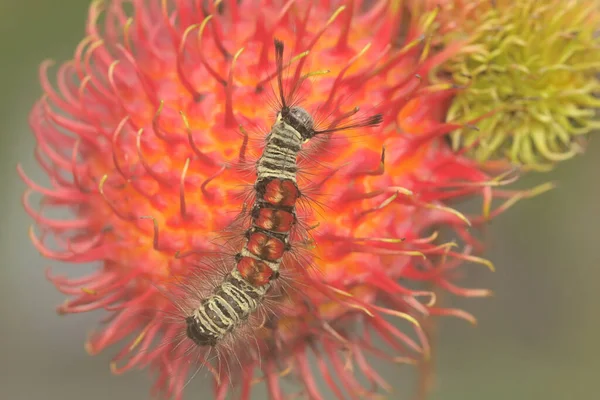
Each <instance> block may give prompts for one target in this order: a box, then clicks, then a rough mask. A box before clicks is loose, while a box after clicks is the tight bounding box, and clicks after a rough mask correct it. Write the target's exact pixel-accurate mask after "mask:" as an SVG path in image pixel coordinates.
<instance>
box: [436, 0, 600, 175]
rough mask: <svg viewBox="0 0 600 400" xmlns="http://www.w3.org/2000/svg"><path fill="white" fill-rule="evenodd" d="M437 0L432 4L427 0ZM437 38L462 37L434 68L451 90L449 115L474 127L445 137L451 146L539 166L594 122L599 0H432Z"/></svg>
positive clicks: (480, 156) (563, 153) (564, 154)
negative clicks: (447, 78)
mask: <svg viewBox="0 0 600 400" xmlns="http://www.w3.org/2000/svg"><path fill="white" fill-rule="evenodd" d="M437 3H439V2H437ZM441 5H442V11H441V12H440V24H441V25H442V27H443V29H444V31H445V32H444V35H443V36H440V37H441V38H443V42H444V43H452V42H453V41H454V40H456V39H457V38H461V39H465V38H468V40H469V45H468V46H465V47H463V49H462V50H461V51H459V52H458V53H457V54H456V55H455V56H453V57H452V58H451V59H450V60H449V61H448V62H447V63H446V64H445V65H444V67H443V68H442V70H443V71H444V72H447V73H449V74H451V75H452V78H453V80H454V82H455V83H457V84H459V85H462V86H464V87H465V89H464V90H463V91H461V92H459V93H458V94H457V95H456V97H455V98H454V100H453V101H452V105H451V107H450V109H449V111H448V114H447V118H448V120H449V121H463V122H466V121H471V120H473V119H476V118H479V117H482V116H484V115H486V114H489V113H491V115H490V116H488V117H487V118H483V119H482V120H481V121H480V122H479V123H478V128H479V130H478V131H474V130H469V129H461V130H457V131H456V132H454V133H452V145H453V147H454V148H455V149H458V148H463V147H471V148H472V150H471V151H470V154H472V155H473V156H474V157H475V158H476V159H477V160H479V161H486V160H488V159H499V158H505V159H508V160H510V161H511V162H513V163H516V164H521V165H524V166H526V167H528V168H533V169H538V170H539V169H548V168H549V167H551V166H552V165H553V164H555V163H556V162H559V161H561V160H565V159H568V158H570V157H572V156H573V155H574V154H577V153H579V152H581V151H582V144H583V143H582V139H583V138H584V136H585V135H587V134H589V133H591V132H592V131H593V130H595V129H598V127H600V123H599V122H598V116H597V115H598V114H597V109H598V107H600V100H598V98H597V95H598V93H599V92H600V81H599V80H598V71H599V70H600V36H598V35H597V34H596V31H597V29H598V26H599V24H600V4H599V3H598V2H597V1H585V0H569V1H562V0H542V1H539V0H526V1H518V2H515V1H510V0H497V1H488V0H481V1H475V2H470V3H469V4H463V2H458V1H453V0H450V1H444V2H442V3H441Z"/></svg>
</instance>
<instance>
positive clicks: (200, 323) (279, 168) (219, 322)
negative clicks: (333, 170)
mask: <svg viewBox="0 0 600 400" xmlns="http://www.w3.org/2000/svg"><path fill="white" fill-rule="evenodd" d="M274 44H275V55H276V63H277V81H278V86H279V96H280V105H281V108H280V109H279V111H278V113H277V118H276V121H275V123H274V124H273V126H272V128H271V131H270V132H269V134H268V135H267V137H266V144H265V147H264V150H263V153H262V155H261V156H260V158H259V159H258V162H257V164H256V175H257V178H256V181H255V183H254V192H255V199H254V204H253V206H252V208H251V211H250V218H251V226H250V227H249V228H248V229H247V230H246V232H245V242H244V245H243V248H242V249H241V251H240V252H239V253H238V254H237V255H236V256H235V261H236V265H235V267H234V268H233V269H232V270H231V271H230V272H228V273H227V274H226V276H225V278H224V279H223V280H222V281H221V283H220V284H218V285H216V286H215V287H214V289H213V290H212V293H211V294H209V295H208V296H207V297H206V298H204V299H203V300H202V301H201V302H200V304H199V305H198V306H197V307H196V308H195V309H194V310H193V311H192V312H191V313H190V315H188V316H187V317H186V318H185V322H186V335H187V337H188V338H189V339H190V340H192V341H193V342H194V343H195V344H196V345H198V346H213V347H214V346H216V345H218V344H219V343H220V342H221V341H222V340H223V339H224V338H225V337H226V336H227V335H228V334H229V333H231V332H233V331H234V330H235V329H236V328H237V327H239V326H241V325H243V324H244V323H245V322H246V321H247V320H248V318H249V317H250V316H251V315H252V314H253V313H254V312H256V311H257V310H258V309H259V308H260V306H261V305H262V303H263V301H264V299H265V297H266V296H267V294H268V293H269V290H270V289H271V287H272V285H273V283H274V281H275V280H276V279H277V278H279V275H280V272H279V270H280V267H281V264H282V260H283V256H284V254H285V252H286V251H289V250H290V249H291V245H290V232H291V230H292V228H293V226H294V224H295V223H296V213H295V205H296V202H297V200H298V199H299V197H300V190H299V189H298V185H297V182H296V174H297V171H298V165H297V159H298V155H299V152H300V151H301V150H302V146H303V144H304V143H306V142H308V141H309V140H310V139H311V138H313V137H314V136H315V135H317V134H319V133H326V132H327V133H329V132H334V131H338V130H343V129H351V128H355V127H360V126H374V125H378V124H379V123H380V122H381V120H382V116H381V115H380V114H377V115H374V116H371V117H368V118H367V119H365V120H363V121H361V122H359V123H356V124H353V125H346V126H341V127H335V128H331V129H326V130H315V129H314V125H315V123H314V120H313V117H312V116H311V114H310V113H308V112H307V111H306V110H305V109H303V108H302V107H300V106H297V105H289V104H287V102H286V98H285V96H284V91H283V86H282V80H283V78H282V69H283V49H284V45H283V43H282V42H281V41H279V40H277V39H275V42H274Z"/></svg>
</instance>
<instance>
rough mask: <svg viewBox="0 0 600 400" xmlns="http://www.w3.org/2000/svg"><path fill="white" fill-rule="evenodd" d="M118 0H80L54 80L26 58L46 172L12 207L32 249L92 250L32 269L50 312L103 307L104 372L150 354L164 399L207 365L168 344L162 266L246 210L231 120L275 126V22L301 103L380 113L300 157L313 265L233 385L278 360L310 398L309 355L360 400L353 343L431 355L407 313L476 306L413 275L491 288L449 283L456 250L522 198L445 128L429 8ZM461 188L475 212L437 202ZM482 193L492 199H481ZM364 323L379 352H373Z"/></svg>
mask: <svg viewBox="0 0 600 400" xmlns="http://www.w3.org/2000/svg"><path fill="white" fill-rule="evenodd" d="M130 3H131V4H129V5H127V6H126V5H125V2H123V1H120V0H113V1H110V2H108V3H107V4H106V6H105V7H106V9H105V10H103V5H102V4H103V3H101V2H94V3H93V4H92V6H91V8H90V14H89V21H88V24H87V36H86V38H85V39H84V40H83V41H82V42H81V43H80V45H79V46H78V47H77V49H76V51H75V56H74V58H73V60H71V61H69V62H67V63H65V64H63V65H62V66H60V67H59V68H58V72H57V79H56V85H55V86H56V88H55V86H54V85H52V84H51V82H50V80H49V78H48V77H47V73H48V69H49V67H50V63H49V62H45V63H43V64H42V67H41V83H42V86H43V89H44V92H45V94H44V96H43V97H42V99H41V100H40V101H39V102H38V103H37V104H36V105H35V107H34V109H33V111H32V113H31V120H30V121H31V127H32V130H33V132H34V134H35V136H36V139H37V142H38V146H37V148H36V156H37V157H38V160H39V163H40V165H41V166H42V168H43V169H44V170H45V171H46V173H47V174H48V176H49V177H50V180H51V184H52V186H51V187H50V188H45V187H42V186H40V185H38V184H36V183H35V182H33V181H31V180H30V179H29V178H27V176H26V175H25V174H24V172H23V171H22V170H19V172H20V173H21V175H22V176H23V178H24V179H25V181H26V183H27V184H28V185H29V186H30V190H28V191H27V192H26V193H25V196H24V206H25V208H26V210H27V211H28V212H29V213H30V214H31V215H32V217H33V218H35V220H36V223H37V226H38V229H39V230H40V231H41V232H40V234H36V233H35V230H34V229H33V228H32V230H31V239H32V241H33V244H34V245H35V246H36V248H37V249H38V250H39V251H40V252H41V253H42V254H43V255H44V256H46V257H48V258H51V259H55V260H62V261H64V262H68V263H71V264H75V265H77V264H80V263H88V262H96V263H97V264H98V268H97V270H96V271H95V272H94V273H93V274H91V275H89V276H85V277H81V278H76V279H73V278H67V277H63V276H57V275H54V274H52V273H50V272H49V273H48V277H49V279H50V280H51V281H52V282H53V283H54V284H55V285H56V286H57V287H58V289H59V290H60V291H61V292H63V293H65V294H66V295H68V296H69V297H70V298H69V299H68V300H67V301H66V302H65V303H64V304H63V305H61V306H60V307H59V312H61V313H77V312H86V311H90V310H96V309H104V310H106V311H107V312H108V313H109V318H108V319H107V320H106V321H105V325H103V326H102V327H101V328H99V329H98V330H97V331H96V332H94V333H93V334H92V335H91V336H90V338H89V339H88V341H87V343H86V348H87V349H88V351H89V352H90V353H92V354H96V353H98V352H100V351H101V350H103V349H105V348H106V347H108V346H110V345H112V344H114V343H116V342H119V341H121V340H123V339H125V338H129V339H130V342H129V343H127V344H126V345H125V346H124V347H123V349H122V351H121V352H120V353H119V354H118V355H117V356H116V357H115V359H114V362H113V363H112V368H113V371H114V372H122V371H126V370H129V369H132V368H135V367H144V366H147V365H150V366H152V367H153V368H154V370H155V371H157V374H158V378H157V381H156V385H155V390H156V391H158V392H160V393H162V394H163V395H165V397H176V398H180V396H181V394H182V388H183V387H184V384H185V382H186V380H187V377H188V375H189V373H190V371H195V370H196V369H197V368H198V367H199V366H201V365H203V364H204V361H206V360H204V359H202V358H201V357H198V356H196V355H191V354H190V353H189V352H188V350H189V347H186V346H177V345H176V344H175V342H173V338H175V337H177V336H178V335H180V334H181V333H182V331H181V329H182V328H181V324H171V323H169V321H167V320H166V319H165V317H164V315H165V314H171V313H173V312H174V310H175V309H176V306H175V305H174V304H173V301H172V300H171V299H170V298H169V296H165V295H164V294H163V292H164V290H165V287H169V284H170V283H172V282H173V281H178V282H183V283H184V284H185V282H186V281H188V280H190V279H192V278H193V279H198V278H199V279H200V280H201V281H202V280H203V276H202V272H194V274H193V275H194V276H193V277H192V276H191V273H190V263H189V262H188V260H189V259H188V258H187V256H186V255H184V254H192V255H193V258H194V259H195V260H197V261H199V262H202V261H203V260H202V257H203V256H202V254H203V253H202V252H209V251H213V250H217V251H218V250H219V247H218V245H217V244H215V241H214V239H215V237H217V236H218V233H219V232H223V231H224V230H225V229H226V228H227V227H228V226H231V223H232V221H233V219H234V217H235V215H236V213H239V212H240V211H242V210H243V209H244V204H243V203H244V201H243V197H240V196H239V193H240V186H243V185H244V184H251V183H252V176H253V175H252V174H253V173H254V172H253V171H251V172H250V173H249V172H248V171H241V170H240V169H238V168H234V167H232V166H233V165H235V164H236V162H237V161H238V159H239V158H240V154H244V150H245V149H246V147H247V146H251V144H249V143H250V142H249V140H248V136H249V135H248V133H247V132H248V131H251V130H252V128H253V127H262V128H263V130H268V128H269V127H270V126H271V125H272V123H273V112H272V111H273V110H272V107H271V106H270V105H269V104H268V102H267V101H265V95H264V93H265V91H266V90H268V89H269V88H270V87H271V86H275V83H273V77H274V76H275V74H274V69H273V68H274V60H273V52H272V43H273V39H274V38H275V37H277V38H279V39H281V40H282V41H283V42H284V43H285V44H286V48H287V49H290V51H291V53H292V54H290V58H289V59H288V61H289V66H288V67H287V68H286V71H287V72H286V74H287V75H286V76H287V79H286V82H288V83H289V82H291V83H292V84H293V82H294V79H296V80H297V79H298V77H297V75H298V74H311V73H314V75H315V77H314V78H315V79H313V80H310V81H306V82H304V83H303V85H302V103H301V104H302V105H303V107H305V108H306V109H307V110H324V114H325V116H326V118H324V119H328V120H329V121H336V119H339V118H341V117H343V116H344V115H348V114H349V113H350V114H352V113H353V112H354V111H353V110H354V107H355V106H361V107H363V106H367V108H369V107H370V108H372V109H374V110H376V111H378V112H381V113H383V124H382V126H381V127H379V128H378V129H376V130H374V131H371V130H365V131H364V132H363V131H359V132H355V133H353V134H348V135H345V134H343V133H340V134H339V135H338V134H336V135H338V136H336V135H334V136H333V137H331V138H330V140H323V141H321V142H320V143H319V144H318V146H317V147H315V149H314V151H313V152H312V153H311V154H310V156H309V157H308V158H310V160H309V161H311V162H308V163H307V166H306V170H305V171H304V173H305V176H308V178H305V182H306V181H311V184H312V188H313V189H314V190H313V192H314V195H315V198H316V199H317V200H319V201H320V203H321V204H322V208H321V209H320V210H319V209H318V207H317V206H315V204H314V203H313V204H312V206H310V203H309V206H308V207H305V208H303V209H299V210H298V218H299V219H300V220H301V221H303V222H304V223H305V224H306V225H307V226H309V227H310V229H309V230H310V234H311V235H310V236H311V241H312V242H313V243H314V246H313V247H312V248H311V249H310V252H309V254H308V255H306V257H307V258H306V260H304V259H303V258H298V259H296V261H295V263H296V264H300V265H298V268H297V270H300V271H302V269H303V267H305V266H306V265H309V264H310V265H316V266H317V269H318V273H317V274H309V273H306V274H301V275H300V276H298V277H295V278H294V279H290V282H289V284H290V286H292V287H293V286H294V285H296V284H298V286H297V288H301V290H296V291H293V290H292V291H290V292H289V295H288V296H286V297H285V299H282V300H281V301H282V303H284V304H283V305H284V306H285V307H286V312H285V313H284V314H283V315H279V316H278V317H279V318H278V320H276V321H269V323H265V324H263V325H262V326H261V327H258V328H257V329H256V332H253V334H252V338H251V339H248V342H247V343H243V345H244V346H245V347H246V348H252V349H256V350H250V351H249V353H250V355H249V359H247V360H245V362H244V363H243V364H241V365H240V367H241V376H242V379H241V380H239V381H235V382H234V383H235V384H236V385H240V386H241V387H240V393H241V395H240V396H241V398H244V399H246V398H249V396H250V388H251V386H252V385H253V384H254V383H255V382H256V380H253V379H251V378H252V377H253V376H255V372H256V370H260V374H261V375H262V377H261V378H260V379H259V380H264V381H265V382H266V385H267V388H268V391H269V394H270V396H271V397H272V398H273V399H279V398H282V396H283V395H284V393H285V390H284V388H283V387H282V386H280V384H279V377H280V376H282V375H286V374H287V372H290V371H291V372H292V373H293V376H295V377H297V378H298V379H299V381H300V382H301V383H302V386H303V388H304V389H303V390H304V392H305V394H308V395H309V396H312V397H313V398H318V397H319V396H320V394H319V392H318V389H317V387H316V384H315V379H314V373H313V372H312V370H311V367H310V366H309V364H308V361H307V360H308V356H309V354H310V353H314V354H315V355H316V356H317V360H318V361H317V364H316V367H315V368H317V369H318V370H319V374H321V375H322V376H323V377H324V378H325V380H326V381H327V383H328V384H329V386H330V389H331V390H332V391H333V392H334V393H336V394H337V395H339V396H340V397H341V396H342V395H340V393H341V391H344V390H348V391H349V392H350V396H351V397H352V396H353V395H356V396H359V397H361V398H364V396H366V395H367V394H368V393H369V392H370V390H371V389H370V388H366V387H363V386H362V385H361V384H360V383H359V381H358V380H357V379H356V378H355V375H354V373H356V374H362V375H363V376H364V377H366V378H367V379H368V380H369V381H370V382H371V383H372V384H373V386H374V387H383V388H384V389H387V388H389V385H388V384H387V383H385V381H383V380H382V379H381V377H380V376H379V375H378V374H377V372H376V371H374V370H373V368H372V367H371V366H370V365H369V363H368V362H367V361H366V359H365V356H364V353H366V352H370V353H372V354H373V355H375V356H378V357H382V358H385V359H388V360H390V361H392V362H403V361H407V360H409V361H410V360H415V359H417V358H419V357H421V356H423V355H424V354H425V355H426V354H427V353H428V344H427V341H426V339H425V337H424V334H423V332H422V330H421V328H420V325H419V320H420V319H422V318H423V317H425V316H428V315H455V316H459V317H462V318H465V319H467V320H472V319H473V317H471V316H470V315H469V314H467V313H465V312H463V311H460V310H454V309H443V308H439V307H438V306H436V304H435V301H434V300H435V298H434V296H433V295H432V293H430V292H426V291H422V290H415V289H414V287H415V285H417V286H418V284H419V283H420V282H429V283H432V284H434V285H436V286H439V287H441V288H443V289H445V290H447V291H449V292H451V293H454V294H458V295H463V296H485V295H487V294H488V292H487V291H485V290H471V289H464V288H461V287H458V286H456V284H455V283H452V282H451V280H453V278H454V273H455V271H456V269H457V267H458V266H459V265H461V264H462V263H463V262H464V261H467V262H472V263H476V264H483V265H486V266H488V267H491V265H490V264H489V263H488V262H487V261H485V260H482V259H480V258H478V257H476V256H473V255H471V254H470V253H471V251H472V250H473V248H474V247H477V246H478V242H477V241H476V240H475V239H474V238H473V237H471V235H470V233H469V230H468V228H469V225H471V224H476V223H478V222H484V221H486V220H488V219H489V218H490V217H493V216H495V215H497V214H498V213H500V212H502V211H503V210H505V209H506V208H507V207H509V206H510V205H511V204H514V202H515V201H516V200H518V199H520V198H523V197H526V196H524V194H523V193H516V192H510V191H502V192H499V191H497V190H496V189H495V188H496V186H498V185H500V184H502V183H503V181H510V180H512V178H511V177H509V176H508V175H507V174H501V175H500V176H499V177H497V178H493V179H492V178H491V177H490V172H488V171H484V170H482V169H481V167H479V166H477V164H476V163H474V162H473V161H472V160H470V159H469V158H465V157H464V156H463V155H462V153H461V152H458V153H457V152H454V151H452V149H450V148H449V147H448V146H447V144H446V142H445V141H444V139H443V136H444V135H446V134H447V133H449V132H451V131H452V130H454V129H457V128H460V127H462V126H463V125H461V124H448V123H445V122H443V120H444V118H445V114H446V107H447V105H448V102H449V99H450V98H451V97H452V96H453V95H454V94H455V93H456V88H455V87H453V86H449V85H444V84H432V83H431V82H429V81H428V80H427V76H428V75H429V72H430V70H432V69H433V68H434V67H436V66H438V65H440V64H441V63H443V62H444V61H446V60H447V59H448V57H449V56H451V55H453V54H454V53H455V52H456V51H457V50H459V49H460V46H461V44H460V42H459V43H457V44H456V45H454V46H448V47H446V48H445V49H444V50H443V51H441V52H436V53H433V52H431V51H430V36H429V32H430V31H429V28H430V26H431V25H432V22H433V21H434V18H435V16H436V13H435V12H434V13H431V14H427V15H415V14H414V13H413V14H412V16H410V17H409V18H405V15H403V14H402V12H401V10H400V9H399V8H398V7H397V6H396V4H395V2H391V4H388V2H386V1H378V2H374V3H373V4H371V5H370V6H369V7H366V6H365V7H359V5H358V4H357V3H356V2H353V1H347V2H343V1H341V2H315V3H310V4H305V3H302V4H301V2H294V1H288V2H286V3H283V4H279V3H278V2H271V1H265V2H256V1H242V2H237V1H230V2H221V3H219V4H218V6H217V5H215V4H216V3H213V2H202V1H193V2H192V1H189V2H180V1H177V2H173V3H171V2H169V1H167V0H163V1H145V2H144V1H141V0H135V1H131V2H130ZM330 3H335V4H330ZM130 6H131V7H130ZM126 10H133V11H132V12H131V16H129V15H128V14H127V12H128V11H126ZM399 28H401V29H400V30H399ZM301 66H303V67H302V68H301ZM325 70H327V71H329V72H327V73H325V72H324V71H325ZM318 71H321V72H318ZM323 167H325V169H323ZM249 175H250V177H249ZM545 189H547V186H542V187H540V188H537V190H535V191H532V192H529V193H526V194H535V193H537V192H540V191H543V190H545ZM301 190H302V187H301ZM34 192H37V193H40V194H41V195H42V201H41V209H40V210H39V211H38V210H36V209H35V208H34V207H32V206H31V201H30V197H31V194H32V193H34ZM475 195H483V200H484V201H483V215H482V216H480V217H473V218H468V217H466V216H464V215H462V214H460V213H458V212H457V211H454V210H453V209H451V208H449V207H448V205H447V204H448V203H449V202H450V201H451V200H453V199H459V198H464V197H470V196H475ZM494 197H499V198H504V199H505V200H506V202H505V203H503V205H501V206H499V207H498V208H496V209H494V210H492V209H491V204H492V198H494ZM52 208H56V209H59V210H62V209H68V210H70V211H71V212H72V213H73V214H74V215H75V217H74V218H73V219H70V220H57V219H52V218H51V217H49V216H48V214H46V212H45V211H46V210H47V209H52ZM441 227H451V228H453V229H454V230H455V232H456V233H457V234H458V235H460V237H461V238H462V239H463V240H464V241H465V242H466V243H467V246H465V248H464V249H459V248H457V246H456V245H455V244H454V243H439V242H438V241H437V236H438V235H437V233H436V231H437V230H438V229H439V228H441ZM303 260H304V261H303ZM305 264H306V265H305ZM213 272H214V271H213ZM210 273H211V271H207V278H206V279H205V280H208V275H210ZM199 274H200V276H198V275H199ZM296 280H298V281H299V282H296ZM299 292H303V293H302V294H303V295H302V296H300V294H299ZM390 316H393V317H398V318H400V319H401V320H404V321H407V322H408V324H409V326H410V325H412V328H411V329H412V331H413V332H414V333H415V334H414V335H411V334H407V333H405V332H404V330H403V329H400V328H399V327H397V326H395V325H394V324H392V323H390V322H389V321H388V319H387V318H388V317H390ZM180 322H182V321H180ZM373 334H376V335H378V336H379V337H380V338H381V339H382V340H383V341H384V342H386V343H387V345H389V346H390V347H391V348H392V349H394V352H393V353H392V352H386V351H382V350H381V349H378V348H376V347H375V345H374V344H373V341H372V337H371V336H372V335H373ZM157 340H158V341H160V343H162V345H158V346H157V345H156V342H157ZM325 359H328V360H329V362H330V363H331V365H332V367H333V370H332V371H333V372H332V371H331V370H330V369H329V366H328V365H327V364H326V362H325V361H324V360H325ZM229 364H231V363H229ZM229 364H228V365H229ZM350 366H351V367H352V368H350ZM207 368H210V367H209V366H208V365H207ZM211 371H213V372H215V376H216V385H215V387H216V396H217V397H218V398H224V397H225V395H226V393H227V391H228V390H229V389H230V387H231V386H230V385H229V380H228V379H223V375H227V374H228V373H229V372H228V370H227V369H226V368H224V367H222V366H221V364H219V365H216V366H215V367H213V368H212V369H211ZM334 375H337V377H338V378H339V379H341V382H342V383H343V384H344V387H345V388H346V389H340V388H339V387H338V386H337V384H336V382H335V381H336V379H335V378H334Z"/></svg>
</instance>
